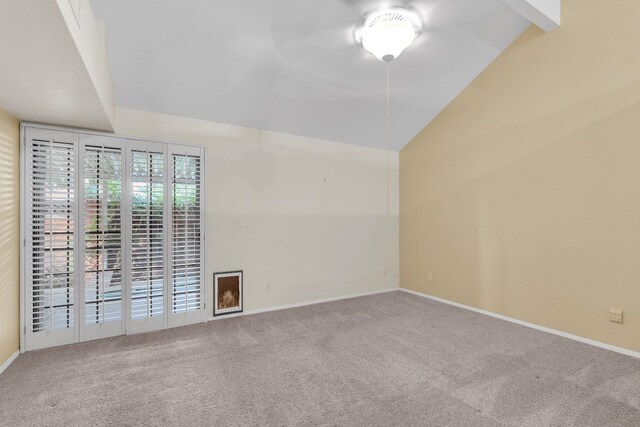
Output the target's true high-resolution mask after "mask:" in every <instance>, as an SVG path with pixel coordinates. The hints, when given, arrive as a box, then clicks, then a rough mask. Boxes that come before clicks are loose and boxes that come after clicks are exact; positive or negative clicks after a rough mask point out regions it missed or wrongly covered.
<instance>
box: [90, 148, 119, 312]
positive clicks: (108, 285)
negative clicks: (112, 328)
mask: <svg viewBox="0 0 640 427" xmlns="http://www.w3.org/2000/svg"><path fill="white" fill-rule="evenodd" d="M83 149H84V153H83V154H84V156H83V157H84V169H83V180H84V189H83V190H84V191H83V193H84V322H85V324H86V325H90V324H101V323H107V322H114V321H119V320H121V319H122V284H123V265H122V260H123V247H122V212H121V210H122V209H121V199H122V166H123V165H122V149H121V148H120V147H105V146H103V145H91V144H85V145H84V147H83Z"/></svg>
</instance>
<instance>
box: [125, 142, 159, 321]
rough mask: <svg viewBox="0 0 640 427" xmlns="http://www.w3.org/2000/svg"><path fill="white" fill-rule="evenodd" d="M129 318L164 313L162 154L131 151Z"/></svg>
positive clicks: (147, 151)
mask: <svg viewBox="0 0 640 427" xmlns="http://www.w3.org/2000/svg"><path fill="white" fill-rule="evenodd" d="M130 169H131V170H130V177H131V184H130V185H131V187H130V188H131V199H130V209H131V219H130V221H131V222H130V224H131V225H130V242H131V243H130V244H131V248H130V250H131V261H130V269H131V318H132V319H144V318H151V317H157V316H162V315H163V313H164V283H165V280H164V275H165V260H164V256H165V251H164V244H165V238H164V232H165V227H164V220H165V217H164V200H165V199H164V188H165V186H164V180H165V164H164V153H162V152H159V151H150V150H144V151H143V150H136V149H134V150H131V159H130Z"/></svg>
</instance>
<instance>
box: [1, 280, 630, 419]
mask: <svg viewBox="0 0 640 427" xmlns="http://www.w3.org/2000/svg"><path fill="white" fill-rule="evenodd" d="M0 424H2V425H7V426H22V425H29V426H32V425H41V426H58V425H86V426H101V425H119V426H126V425H130V426H143V425H189V426H191V425H193V426H199V425H216V426H221V425H222V426H231V425H234V426H235V425H237V426H258V425H358V426H376V425H380V426H391V425H420V426H499V425H513V426H536V427H537V426H570V425H575V426H599V427H600V426H609V425H611V426H640V360H637V359H633V358H630V357H626V356H622V355H619V354H616V353H612V352H608V351H605V350H601V349H598V348H594V347H590V346H587V345H583V344H580V343H577V342H574V341H570V340H567V339H563V338H560V337H557V336H554V335H549V334H545V333H542V332H538V331H535V330H532V329H528V328H525V327H521V326H518V325H514V324H511V323H508V322H504V321H501V320H497V319H493V318H490V317H486V316H483V315H480V314H476V313H472V312H469V311H465V310H461V309H457V308H454V307H451V306H447V305H444V304H440V303H436V302H431V301H429V300H426V299H424V298H420V297H417V296H413V295H409V294H406V293H403V292H393V293H388V294H382V295H376V296H370V297H362V298H355V299H350V300H343V301H338V302H332V303H326V304H320V305H314V306H307V307H302V308H295V309H289V310H282V311H277V312H271V313H265V314H259V315H253V316H245V317H240V318H234V319H225V320H217V321H215V322H210V323H208V324H206V325H197V326H189V327H185V328H180V329H173V330H168V331H162V332H156V333H150V334H144V335H137V336H128V337H119V338H112V339H107V340H101V341H94V342H90V343H83V344H77V345H72V346H66V347H61V348H55V349H49V350H43V351H37V352H31V353H27V354H24V355H21V356H20V357H19V358H18V359H17V360H16V361H15V362H14V363H13V364H12V365H11V366H10V367H9V368H8V369H7V370H6V371H5V372H4V373H3V374H2V375H0Z"/></svg>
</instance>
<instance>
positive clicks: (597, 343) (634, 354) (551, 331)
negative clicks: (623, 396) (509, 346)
mask: <svg viewBox="0 0 640 427" xmlns="http://www.w3.org/2000/svg"><path fill="white" fill-rule="evenodd" d="M400 290H401V291H403V292H407V293H409V294H412V295H417V296H419V297H423V298H427V299H430V300H433V301H437V302H441V303H444V304H448V305H452V306H454V307H458V308H463V309H465V310H470V311H475V312H476V313H480V314H484V315H486V316H491V317H495V318H496V319H501V320H506V321H507V322H512V323H517V324H518V325H522V326H526V327H528V328H532V329H537V330H539V331H542V332H547V333H549V334H554V335H558V336H561V337H564V338H569V339H571V340H574V341H579V342H581V343H584V344H589V345H592V346H595V347H600V348H604V349H606V350H610V351H615V352H616V353H621V354H624V355H627V356H631V357H636V358H638V359H640V353H639V352H637V351H633V350H628V349H626V348H621V347H616V346H614V345H611V344H605V343H603V342H600V341H595V340H590V339H589V338H584V337H580V336H578V335H573V334H568V333H566V332H562V331H558V330H556V329H551V328H547V327H545V326H540V325H536V324H535V323H529V322H525V321H523V320H518V319H514V318H512V317H508V316H503V315H502V314H497V313H493V312H491V311H487V310H482V309H480V308H476V307H471V306H469V305H464V304H460V303H458V302H454V301H449V300H446V299H444V298H438V297H434V296H431V295H427V294H423V293H421V292H416V291H412V290H410V289H404V288H400Z"/></svg>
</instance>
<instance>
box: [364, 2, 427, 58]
mask: <svg viewBox="0 0 640 427" xmlns="http://www.w3.org/2000/svg"><path fill="white" fill-rule="evenodd" d="M414 22H415V18H414V17H413V16H412V14H411V13H410V12H409V11H407V10H405V9H400V8H392V9H383V10H380V11H377V12H374V13H372V14H371V15H369V16H368V17H367V19H366V20H365V22H364V28H363V30H362V46H363V47H364V48H365V49H366V50H367V51H369V52H371V53H372V54H373V55H374V56H375V57H376V58H378V59H379V60H381V61H384V62H391V61H393V60H394V59H396V58H397V57H398V56H400V54H401V53H402V52H403V51H404V50H405V49H406V48H407V47H409V45H411V43H413V40H414V39H415V37H416V28H415V24H414Z"/></svg>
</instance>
